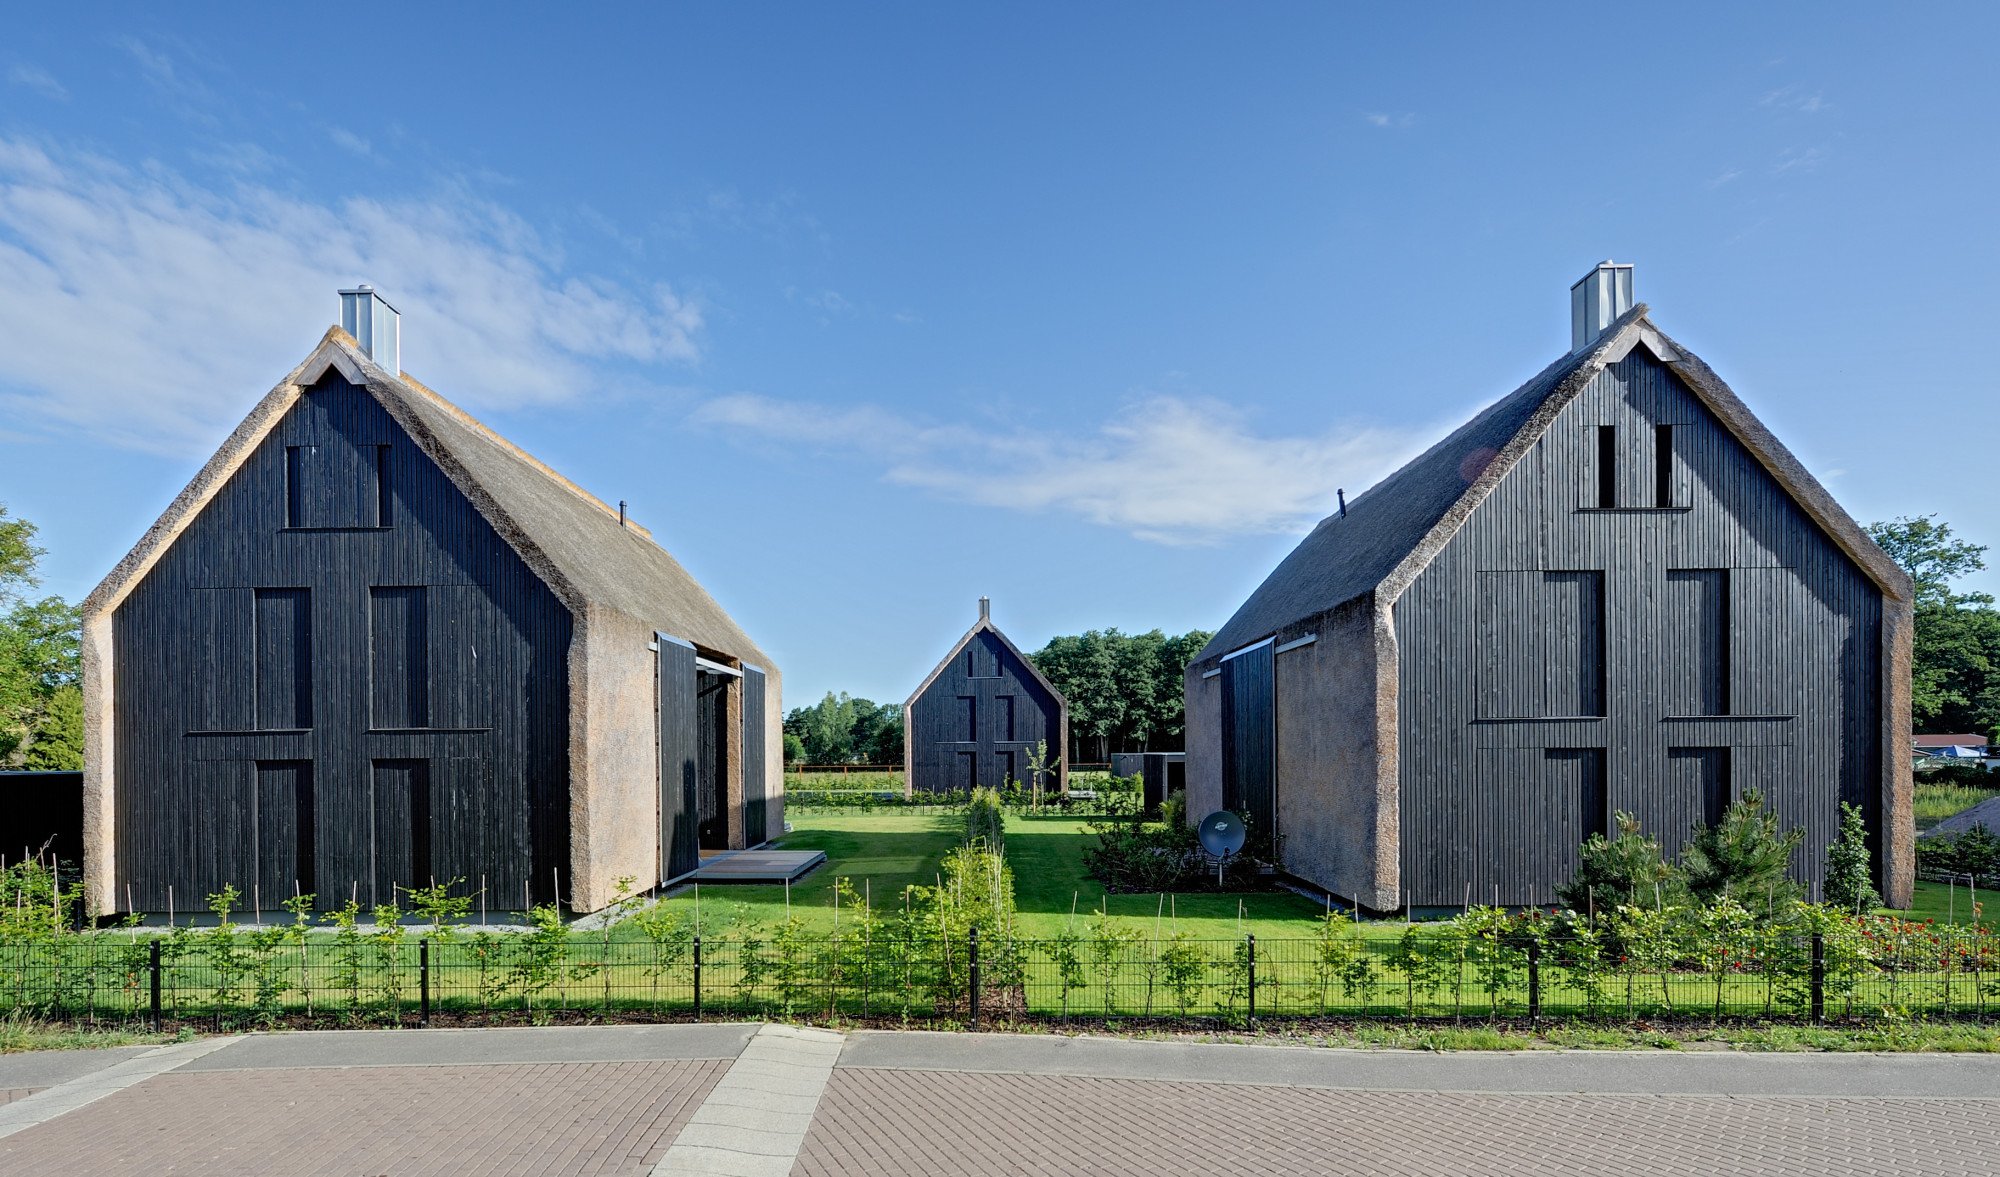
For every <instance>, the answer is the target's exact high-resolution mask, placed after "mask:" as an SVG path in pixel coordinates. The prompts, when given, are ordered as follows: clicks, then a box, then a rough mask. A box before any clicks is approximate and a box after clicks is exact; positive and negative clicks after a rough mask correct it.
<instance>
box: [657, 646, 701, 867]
mask: <svg viewBox="0 0 2000 1177" xmlns="http://www.w3.org/2000/svg"><path fill="white" fill-rule="evenodd" d="M657 642H658V645H659V647H660V655H659V659H660V660H659V673H660V676H659V691H658V706H659V717H660V731H659V748H660V847H661V850H660V853H661V855H662V856H663V857H664V858H665V862H664V863H663V864H662V865H661V869H660V881H661V882H665V881H666V880H668V879H673V878H678V877H680V876H681V875H684V874H687V873H688V872H689V871H692V870H694V869H695V868H696V867H698V866H700V865H701V841H700V838H699V835H698V827H699V826H700V824H701V801H700V799H699V798H698V797H697V796H696V791H697V789H698V786H699V777H700V766H699V761H700V757H701V736H700V732H699V731H698V730H697V713H698V711H699V710H700V708H699V705H698V703H697V701H696V698H695V691H696V685H695V684H696V679H697V677H698V676H697V675H696V673H695V661H694V659H695V653H694V647H693V646H690V645H688V644H687V643H686V642H682V641H679V640H677V639H675V638H671V637H668V636H667V635H666V634H659V635H657Z"/></svg>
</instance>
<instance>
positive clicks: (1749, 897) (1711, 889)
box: [1680, 789, 1806, 918]
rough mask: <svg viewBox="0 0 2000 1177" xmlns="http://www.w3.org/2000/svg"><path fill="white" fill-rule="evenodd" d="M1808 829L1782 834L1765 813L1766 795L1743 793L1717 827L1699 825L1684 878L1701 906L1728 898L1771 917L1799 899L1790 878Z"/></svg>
mask: <svg viewBox="0 0 2000 1177" xmlns="http://www.w3.org/2000/svg"><path fill="white" fill-rule="evenodd" d="M1805 836H1806V835H1805V831H1804V830H1787V831H1784V832H1782V833H1781V832H1779V830H1778V816H1777V815H1776V814H1774V813H1766V812H1764V795H1763V794H1762V793H1759V792H1758V791H1757V790H1755V789H1745V790H1744V791H1743V798H1742V800H1740V801H1737V802H1736V803H1735V804H1733V805H1731V806H1730V807H1729V808H1728V809H1725V810H1723V811H1722V820H1721V821H1718V822H1716V823H1715V824H1714V825H1713V826H1703V825H1696V826H1695V827H1694V831H1693V834H1692V836H1691V837H1690V838H1689V839H1688V844H1687V846H1686V847H1685V848H1684V849H1682V851H1681V863H1680V865H1681V878H1682V880H1683V881H1684V882H1685V883H1686V885H1687V889H1688V894H1689V896H1690V897H1691V898H1692V899H1693V900H1694V901H1695V902H1696V903H1697V904H1700V905H1703V906H1706V905H1708V904H1712V903H1715V902H1717V901H1718V900H1721V899H1724V898H1728V899H1734V900H1735V901H1736V902H1738V903H1740V904H1742V905H1743V906H1744V907H1746V908H1748V909H1749V910H1751V911H1754V912H1757V913H1759V914H1760V915H1763V916H1765V917H1767V918H1768V917H1770V916H1772V915H1774V914H1776V913H1777V912H1778V911H1780V910H1782V909H1783V908H1784V907H1785V906H1786V905H1787V904H1789V903H1791V902H1792V900H1794V899H1796V898H1798V894H1799V887H1798V884H1797V883H1794V882H1792V880H1791V878H1790V877H1789V876H1788V873H1787V872H1788V871H1789V869H1790V867H1791V859H1792V851H1794V850H1796V849H1798V846H1799V842H1800V841H1801V840H1803V839H1804V838H1805Z"/></svg>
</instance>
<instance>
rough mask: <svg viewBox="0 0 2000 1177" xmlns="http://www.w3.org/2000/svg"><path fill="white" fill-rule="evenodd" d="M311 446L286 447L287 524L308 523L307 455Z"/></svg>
mask: <svg viewBox="0 0 2000 1177" xmlns="http://www.w3.org/2000/svg"><path fill="white" fill-rule="evenodd" d="M308 448H309V447H307V446H298V445H288V446H286V447H285V526H286V527H304V526H305V525H306V455H305V451H306V450H307V449H308Z"/></svg>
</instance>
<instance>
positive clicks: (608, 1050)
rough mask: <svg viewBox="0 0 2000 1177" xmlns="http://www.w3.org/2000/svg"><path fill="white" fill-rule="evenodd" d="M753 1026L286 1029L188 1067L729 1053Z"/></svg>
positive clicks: (410, 1063)
mask: <svg viewBox="0 0 2000 1177" xmlns="http://www.w3.org/2000/svg"><path fill="white" fill-rule="evenodd" d="M756 1032H757V1027H756V1026H755V1025H754V1024H750V1023H729V1022H701V1023H692V1024H688V1025H678V1026H519V1027H512V1028H507V1029H496V1030H294V1031H282V1032H278V1033H271V1034H253V1035H250V1036H248V1037H246V1038H244V1039H243V1040H242V1041H240V1042H238V1043H236V1044H235V1045H234V1046H231V1047H230V1048H229V1049H227V1050H221V1051H217V1052H216V1053H214V1054H212V1055H209V1056H207V1057H205V1058H202V1059H198V1060H196V1061H195V1062H192V1063H189V1064H188V1068H189V1069H190V1070H199V1071H228V1070H239V1069H247V1070H268V1069H273V1068H293V1067H436V1066H477V1065H481V1064H503V1063H583V1062H652V1061H656V1060H663V1059H733V1058H735V1057H736V1056H737V1055H738V1054H739V1053H741V1052H742V1050H743V1047H744V1045H745V1044H746V1043H748V1042H749V1041H750V1038H751V1036H752V1035H753V1034H755V1033H756Z"/></svg>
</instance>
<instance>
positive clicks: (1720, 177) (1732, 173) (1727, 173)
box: [1708, 168, 1743, 191]
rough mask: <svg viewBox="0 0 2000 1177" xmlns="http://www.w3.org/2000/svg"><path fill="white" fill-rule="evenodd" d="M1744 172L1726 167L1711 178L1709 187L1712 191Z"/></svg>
mask: <svg viewBox="0 0 2000 1177" xmlns="http://www.w3.org/2000/svg"><path fill="white" fill-rule="evenodd" d="M1742 174H1743V173H1742V171H1741V170H1739V169H1737V168H1726V169H1724V170H1723V171H1721V172H1719V173H1717V174H1716V176H1715V177H1714V178H1713V179H1711V180H1709V182H1708V187H1709V189H1710V190H1711V191H1712V190H1714V189H1716V188H1720V187H1722V186H1723V185H1724V184H1727V183H1729V182H1730V181H1731V180H1734V179H1735V178H1736V177H1738V176H1740V175H1742Z"/></svg>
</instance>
